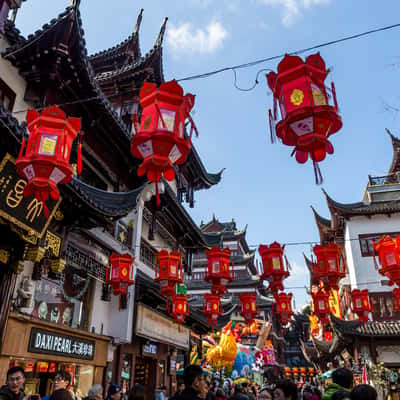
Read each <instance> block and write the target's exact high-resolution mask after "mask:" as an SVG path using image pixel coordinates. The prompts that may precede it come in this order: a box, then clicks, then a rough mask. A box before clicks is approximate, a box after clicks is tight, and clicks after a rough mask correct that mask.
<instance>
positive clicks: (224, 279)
mask: <svg viewBox="0 0 400 400" xmlns="http://www.w3.org/2000/svg"><path fill="white" fill-rule="evenodd" d="M206 256H207V266H206V275H205V280H206V281H207V282H211V284H212V287H211V292H212V293H214V294H218V295H222V294H223V293H225V291H226V285H227V284H228V283H229V282H232V281H233V268H232V269H231V267H230V265H229V259H230V256H231V251H230V250H229V248H225V249H220V248H219V247H213V248H212V249H211V250H206Z"/></svg>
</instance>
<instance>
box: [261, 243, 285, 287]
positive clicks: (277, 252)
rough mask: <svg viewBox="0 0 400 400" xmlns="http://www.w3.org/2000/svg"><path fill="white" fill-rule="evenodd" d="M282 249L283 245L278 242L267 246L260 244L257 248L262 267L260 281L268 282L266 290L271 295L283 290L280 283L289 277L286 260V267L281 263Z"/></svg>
mask: <svg viewBox="0 0 400 400" xmlns="http://www.w3.org/2000/svg"><path fill="white" fill-rule="evenodd" d="M284 249H285V245H281V244H279V243H278V242H273V243H271V244H270V245H269V246H268V245H264V244H262V245H260V247H259V248H258V252H259V253H260V256H261V259H262V265H263V271H262V275H261V279H262V280H265V281H268V282H269V287H268V288H269V289H270V290H271V291H272V292H273V293H277V292H278V290H283V284H282V281H283V280H284V279H286V278H287V277H288V276H289V275H290V274H289V268H288V262H287V260H286V266H285V264H284V262H283V252H284Z"/></svg>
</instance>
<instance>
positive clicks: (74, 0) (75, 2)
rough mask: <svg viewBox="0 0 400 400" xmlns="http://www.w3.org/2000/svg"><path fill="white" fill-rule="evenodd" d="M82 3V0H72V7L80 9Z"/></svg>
mask: <svg viewBox="0 0 400 400" xmlns="http://www.w3.org/2000/svg"><path fill="white" fill-rule="evenodd" d="M80 4H81V0H71V8H73V9H74V10H78V9H79V6H80Z"/></svg>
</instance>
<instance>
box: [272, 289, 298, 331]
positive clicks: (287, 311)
mask: <svg viewBox="0 0 400 400" xmlns="http://www.w3.org/2000/svg"><path fill="white" fill-rule="evenodd" d="M274 297H275V301H276V311H275V312H276V314H277V315H278V317H279V320H280V322H281V324H282V325H286V324H288V322H289V321H290V319H291V318H292V316H293V314H294V313H293V310H292V297H293V295H292V293H285V292H281V293H279V294H276V295H275V296H274Z"/></svg>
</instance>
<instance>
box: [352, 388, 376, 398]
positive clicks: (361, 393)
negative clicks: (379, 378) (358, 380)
mask: <svg viewBox="0 0 400 400" xmlns="http://www.w3.org/2000/svg"><path fill="white" fill-rule="evenodd" d="M377 397H378V393H377V391H376V390H375V388H373V387H372V386H371V385H367V384H362V385H357V386H355V387H354V388H353V390H352V391H351V392H350V399H351V400H376V399H377Z"/></svg>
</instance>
